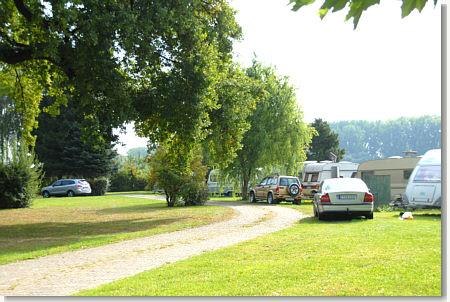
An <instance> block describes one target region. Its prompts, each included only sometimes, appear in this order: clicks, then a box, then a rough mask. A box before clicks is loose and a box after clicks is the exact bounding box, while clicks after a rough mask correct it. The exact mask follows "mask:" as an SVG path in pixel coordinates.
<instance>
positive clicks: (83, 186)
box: [41, 179, 92, 198]
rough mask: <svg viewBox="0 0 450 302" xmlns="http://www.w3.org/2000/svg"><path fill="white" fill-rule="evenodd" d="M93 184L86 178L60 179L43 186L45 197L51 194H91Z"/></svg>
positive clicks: (70, 195) (71, 195)
mask: <svg viewBox="0 0 450 302" xmlns="http://www.w3.org/2000/svg"><path fill="white" fill-rule="evenodd" d="M91 191H92V190H91V185H90V184H89V183H88V182H87V181H86V180H85V179H59V180H57V181H55V182H54V183H53V184H52V185H50V186H48V187H45V188H42V190H41V193H42V196H43V197H44V198H47V197H50V196H68V197H73V196H75V195H87V194H91Z"/></svg>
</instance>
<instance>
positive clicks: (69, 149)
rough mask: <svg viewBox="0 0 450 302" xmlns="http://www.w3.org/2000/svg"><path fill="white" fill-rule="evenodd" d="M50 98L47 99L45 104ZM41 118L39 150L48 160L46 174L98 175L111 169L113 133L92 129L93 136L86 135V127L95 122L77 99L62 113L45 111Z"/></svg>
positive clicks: (62, 175) (106, 173)
mask: <svg viewBox="0 0 450 302" xmlns="http://www.w3.org/2000/svg"><path fill="white" fill-rule="evenodd" d="M50 102H51V100H50V99H46V100H45V101H44V102H43V103H42V106H46V105H47V104H49V103H50ZM38 120H39V125H40V126H39V128H38V129H37V130H36V131H35V134H36V135H37V141H36V154H37V156H38V158H39V160H40V161H41V162H42V163H43V164H44V171H45V173H46V177H58V178H61V177H80V178H97V177H101V176H107V175H108V174H109V173H110V172H111V169H112V159H113V158H114V156H115V151H113V150H112V144H111V143H110V141H109V138H108V136H109V135H110V133H101V132H99V131H92V132H89V134H90V135H89V136H86V135H83V132H84V131H83V127H88V128H91V125H89V120H85V119H84V118H83V117H82V114H81V113H80V112H79V111H78V110H77V108H76V107H75V104H74V103H73V102H69V103H68V105H67V106H66V107H62V108H61V110H60V114H59V115H58V116H52V115H50V114H48V113H46V112H41V114H40V115H39V119H38ZM87 124H88V125H87ZM86 125H87V126H86ZM86 134H87V133H86ZM105 137H106V138H105Z"/></svg>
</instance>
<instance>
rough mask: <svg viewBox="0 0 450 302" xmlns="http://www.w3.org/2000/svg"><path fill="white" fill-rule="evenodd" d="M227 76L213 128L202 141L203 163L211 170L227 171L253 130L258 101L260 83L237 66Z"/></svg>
mask: <svg viewBox="0 0 450 302" xmlns="http://www.w3.org/2000/svg"><path fill="white" fill-rule="evenodd" d="M227 73H228V75H227V76H226V77H225V78H223V80H222V81H221V82H219V83H218V87H217V91H218V97H217V100H218V101H217V106H216V107H215V108H214V109H212V110H211V112H210V121H211V123H210V125H209V126H208V128H207V129H206V131H205V132H206V136H205V139H204V141H203V142H202V147H203V161H204V163H205V165H207V166H208V173H207V175H206V179H208V176H209V173H210V172H211V171H212V169H225V168H226V167H227V166H228V165H229V164H230V163H231V162H233V160H234V158H235V157H236V154H237V153H236V152H237V151H238V150H239V149H241V148H242V138H243V136H244V134H245V132H246V131H248V129H249V128H250V121H249V119H248V117H249V115H250V114H251V113H252V112H253V110H254V109H255V106H256V102H257V98H258V89H259V88H258V85H257V82H256V81H255V80H254V79H252V78H250V77H249V76H247V75H246V74H245V70H243V69H242V68H241V67H239V66H237V65H233V64H231V65H230V66H229V67H228V71H227Z"/></svg>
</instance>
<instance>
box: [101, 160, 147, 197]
mask: <svg viewBox="0 0 450 302" xmlns="http://www.w3.org/2000/svg"><path fill="white" fill-rule="evenodd" d="M135 160H136V159H135ZM140 162H141V163H142V164H144V160H143V159H142V160H140ZM146 172H147V171H146V170H145V169H143V168H142V166H140V165H139V162H138V163H137V162H136V161H133V160H132V159H130V157H128V159H127V161H125V163H123V164H122V165H121V166H120V167H119V168H118V170H117V171H115V172H114V173H112V174H111V177H110V187H109V190H110V191H111V192H124V191H142V190H144V189H145V188H146V186H147V179H146Z"/></svg>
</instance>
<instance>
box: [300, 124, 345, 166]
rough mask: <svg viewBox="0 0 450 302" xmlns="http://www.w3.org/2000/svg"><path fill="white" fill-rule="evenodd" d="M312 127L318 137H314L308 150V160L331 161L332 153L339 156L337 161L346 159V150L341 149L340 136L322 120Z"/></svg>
mask: <svg viewBox="0 0 450 302" xmlns="http://www.w3.org/2000/svg"><path fill="white" fill-rule="evenodd" d="M311 127H312V128H314V129H315V130H316V134H317V135H316V136H314V137H313V139H312V142H311V146H310V148H309V150H308V160H316V161H321V160H329V159H331V157H330V152H332V153H333V154H334V155H336V156H337V158H336V161H340V160H341V159H342V158H343V157H344V154H345V150H344V149H340V148H339V136H338V134H337V133H335V132H333V131H332V130H331V128H330V125H329V124H328V123H327V122H326V121H323V120H322V119H315V120H314V122H313V123H312V124H311Z"/></svg>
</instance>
